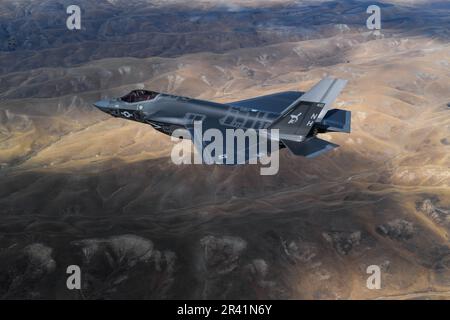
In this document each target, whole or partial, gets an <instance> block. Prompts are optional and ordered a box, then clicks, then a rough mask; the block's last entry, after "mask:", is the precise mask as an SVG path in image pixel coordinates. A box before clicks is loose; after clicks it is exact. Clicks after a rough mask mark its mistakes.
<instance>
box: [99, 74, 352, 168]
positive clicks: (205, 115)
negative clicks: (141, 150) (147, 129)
mask: <svg viewBox="0 0 450 320" xmlns="http://www.w3.org/2000/svg"><path fill="white" fill-rule="evenodd" d="M346 83H347V81H346V80H342V79H334V78H324V79H322V80H321V81H320V82H318V83H317V84H316V85H315V86H313V87H312V88H311V89H310V90H309V91H307V92H300V91H284V92H279V93H275V94H270V95H265V96H260V97H256V98H252V99H247V100H242V101H235V102H229V103H225V104H222V103H216V102H212V101H204V100H198V99H191V98H187V97H182V96H174V95H170V94H164V93H158V92H154V91H147V90H133V91H131V92H130V93H128V94H127V95H125V96H123V97H120V98H116V99H112V100H100V101H97V102H96V103H95V104H94V105H95V106H96V107H97V108H98V109H100V110H101V111H103V112H106V113H108V114H110V115H112V116H114V117H120V118H124V119H127V120H134V121H139V122H143V123H147V124H149V125H151V126H152V127H153V128H155V129H156V130H158V131H161V132H162V133H164V134H167V135H171V134H172V133H173V132H174V131H175V130H176V129H186V130H187V131H188V132H189V135H188V136H189V138H191V140H193V141H194V135H195V130H194V124H195V123H201V125H202V128H203V130H207V129H217V130H219V131H220V132H222V133H223V136H225V133H226V132H225V131H226V130H227V129H235V130H236V129H243V130H249V129H254V130H258V129H267V130H268V131H270V130H269V129H278V130H279V131H278V138H277V139H276V140H274V139H273V138H271V136H270V134H269V135H268V138H269V140H270V143H278V144H279V147H280V148H284V147H287V148H288V149H289V150H290V151H291V152H292V153H293V154H295V155H299V156H305V157H315V156H317V155H319V154H321V153H323V152H326V151H329V150H332V149H334V148H336V147H338V145H336V144H334V143H331V142H328V141H325V140H322V139H320V138H318V137H317V134H319V133H325V132H346V133H350V122H351V113H350V111H346V110H340V109H332V107H331V104H332V102H333V101H334V100H335V99H336V97H337V96H338V95H339V93H340V92H341V91H342V89H343V88H344V87H345V85H346ZM194 144H195V145H196V147H197V148H200V149H203V148H205V147H206V145H205V144H204V142H200V144H197V143H194ZM224 148H225V150H226V145H225V144H224ZM248 148H249V147H248V146H246V147H245V148H244V149H241V150H234V151H235V152H245V153H246V157H245V161H243V162H241V163H246V162H248V160H249V158H250V157H252V155H249V154H248ZM197 151H199V152H200V154H203V153H202V150H197ZM254 156H256V157H259V153H256V154H255V155H254Z"/></svg>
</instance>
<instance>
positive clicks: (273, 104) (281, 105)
mask: <svg viewBox="0 0 450 320" xmlns="http://www.w3.org/2000/svg"><path fill="white" fill-rule="evenodd" d="M302 94H303V92H300V91H284V92H278V93H274V94H269V95H265V96H261V97H256V98H251V99H246V100H241V101H235V102H229V103H227V105H230V106H234V107H240V108H248V109H255V110H258V111H265V112H273V113H281V111H283V110H284V109H286V108H287V107H289V106H290V105H291V104H292V103H293V102H294V101H296V100H297V99H298V98H300V97H301V96H302Z"/></svg>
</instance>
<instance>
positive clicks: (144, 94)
mask: <svg viewBox="0 0 450 320" xmlns="http://www.w3.org/2000/svg"><path fill="white" fill-rule="evenodd" d="M158 94H159V93H158V92H154V91H148V90H133V91H131V92H130V93H128V94H126V95H124V96H123V97H121V98H120V100H122V101H125V102H128V103H134V102H140V101H147V100H152V99H154V98H155V97H156V96H157V95H158Z"/></svg>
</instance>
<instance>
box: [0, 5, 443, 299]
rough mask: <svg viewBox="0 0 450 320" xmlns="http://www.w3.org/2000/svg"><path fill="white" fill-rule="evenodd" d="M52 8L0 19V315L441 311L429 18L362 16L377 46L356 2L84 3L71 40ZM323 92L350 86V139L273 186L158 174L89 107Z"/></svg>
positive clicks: (241, 175) (240, 176) (439, 168)
mask: <svg viewBox="0 0 450 320" xmlns="http://www.w3.org/2000/svg"><path fill="white" fill-rule="evenodd" d="M69 4H72V3H71V2H70V1H63V0H44V1H33V0H23V1H14V0H6V1H2V2H1V4H0V39H1V40H2V41H1V43H0V258H1V259H0V297H1V298H3V299H18V298H27V299H42V298H50V299H56V298H58V299H111V298H136V299H170V298H199V299H208V298H215V299H230V298H235V299H239V298H249V299H253V298H255V299H390V298H391V299H410V298H411V299H417V298H418V299H428V298H429V299H447V298H449V297H450V243H449V240H450V144H449V143H448V141H450V108H449V107H448V104H449V103H450V41H449V39H450V34H449V28H448V26H449V25H450V5H449V4H448V2H440V1H402V0H397V1H396V0H392V1H383V2H378V3H376V4H378V5H379V6H380V7H381V8H382V30H381V34H380V35H376V34H373V33H372V32H371V31H369V30H367V28H366V26H365V23H366V19H367V17H368V14H367V13H366V8H367V6H368V5H370V4H375V3H372V2H365V1H345V2H341V1H269V0H267V1H261V2H260V1H258V2H256V1H255V2H251V1H250V2H249V1H194V2H189V3H187V2H181V1H150V0H148V1H144V0H132V1H121V0H117V1H112V0H110V1H95V2H92V1H87V0H86V1H79V5H80V7H81V8H82V30H79V31H69V30H67V29H66V28H65V19H66V17H67V14H66V13H65V8H66V6H67V5H69ZM326 75H332V76H335V77H340V78H344V79H348V80H349V83H348V86H347V87H346V89H345V91H344V92H343V93H342V95H341V96H340V97H339V98H338V100H337V101H336V106H338V107H340V108H342V109H346V110H350V111H352V133H351V134H350V135H343V134H327V135H325V137H324V138H326V140H330V141H332V142H335V143H337V144H339V145H340V148H337V149H336V150H335V151H333V152H331V153H328V154H325V155H322V156H320V157H318V158H316V159H313V160H311V159H305V158H298V157H294V156H292V155H290V154H289V153H288V152H287V151H286V150H282V151H281V152H280V171H279V173H278V174H277V175H275V176H261V175H259V166H256V165H252V166H234V167H223V166H200V165H190V166H189V165H184V166H176V165H174V164H173V163H172V162H171V160H170V151H171V147H172V145H173V144H172V142H171V141H170V138H169V137H167V136H164V135H162V134H160V133H158V132H157V131H155V130H153V129H152V128H151V127H150V126H147V125H144V124H138V123H131V122H128V121H124V120H120V119H114V118H111V117H108V116H107V115H105V114H102V113H101V112H100V111H98V110H96V109H95V108H93V107H92V103H93V102H94V101H96V100H98V99H100V98H102V97H103V98H104V97H114V96H119V95H122V94H124V93H126V92H128V91H129V90H131V89H134V88H147V89H151V90H155V91H161V92H167V93H173V94H179V95H184V96H191V97H197V98H201V99H210V100H214V101H218V102H228V101H235V100H240V99H245V98H250V97H254V96H258V95H262V94H268V93H273V92H277V91H285V90H302V91H304V90H307V89H308V88H309V87H311V86H312V85H313V84H314V83H316V82H317V81H318V80H320V79H321V78H322V77H324V76H326ZM72 264H76V265H79V266H80V268H81V270H82V290H68V289H67V288H66V286H65V283H66V279H67V276H68V275H67V274H66V268H67V266H68V265H72ZM369 265H378V266H380V268H381V274H382V281H381V284H382V287H381V289H380V290H369V289H368V288H367V287H366V279H367V277H368V276H369V275H368V274H367V273H366V268H367V267H368V266H369Z"/></svg>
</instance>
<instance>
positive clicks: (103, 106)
mask: <svg viewBox="0 0 450 320" xmlns="http://www.w3.org/2000/svg"><path fill="white" fill-rule="evenodd" d="M94 106H95V107H97V108H99V109H100V110H101V111H105V110H106V109H108V106H109V101H108V100H99V101H97V102H95V103H94Z"/></svg>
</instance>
